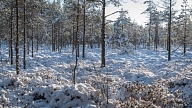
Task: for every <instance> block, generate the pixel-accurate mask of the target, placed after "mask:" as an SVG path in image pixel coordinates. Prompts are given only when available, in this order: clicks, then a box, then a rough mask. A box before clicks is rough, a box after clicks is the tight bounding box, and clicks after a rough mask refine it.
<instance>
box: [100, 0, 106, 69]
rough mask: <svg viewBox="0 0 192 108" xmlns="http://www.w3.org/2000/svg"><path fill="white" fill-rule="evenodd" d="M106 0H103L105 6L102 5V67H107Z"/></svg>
mask: <svg viewBox="0 0 192 108" xmlns="http://www.w3.org/2000/svg"><path fill="white" fill-rule="evenodd" d="M105 5H106V4H105V0H103V7H102V11H103V13H102V29H101V44H102V49H101V50H102V51H101V67H105Z"/></svg>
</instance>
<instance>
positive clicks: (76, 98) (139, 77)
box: [0, 46, 192, 108]
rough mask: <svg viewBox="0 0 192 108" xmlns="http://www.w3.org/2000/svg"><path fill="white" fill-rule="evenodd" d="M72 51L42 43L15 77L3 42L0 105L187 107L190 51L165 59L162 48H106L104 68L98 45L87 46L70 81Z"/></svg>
mask: <svg viewBox="0 0 192 108" xmlns="http://www.w3.org/2000/svg"><path fill="white" fill-rule="evenodd" d="M71 49H72V48H71V47H69V48H66V49H63V51H62V52H61V53H59V52H51V50H50V49H49V48H47V47H42V48H40V50H39V51H38V52H35V53H34V57H33V58H32V57H30V55H27V69H26V70H24V69H22V65H21V69H22V70H21V74H20V75H16V72H15V65H12V66H11V65H10V63H9V62H6V60H7V59H8V58H9V55H8V51H9V50H8V47H7V46H2V48H1V58H2V60H3V61H2V62H1V64H0V65H1V66H0V67H1V69H0V108H1V107H14V108H17V107H18V108H23V107H27V108H55V107H57V108H80V107H82V108H106V107H108V108H113V107H117V108H122V107H131V106H134V107H167V108H170V107H174V106H176V107H184V106H186V107H187V108H190V107H192V51H187V54H186V55H187V56H186V57H183V55H182V49H179V50H178V51H176V52H172V60H171V61H167V52H166V50H164V49H162V48H160V49H158V50H147V49H142V48H137V50H135V51H134V52H133V53H130V54H126V53H125V54H122V53H121V50H118V49H112V48H110V47H107V48H106V67H105V68H100V63H101V61H100V60H101V58H100V53H101V49H100V48H93V49H89V48H86V53H85V54H86V58H85V59H84V60H82V58H81V55H80V57H79V60H78V66H77V70H76V81H77V82H76V84H75V85H74V84H73V76H72V75H73V69H74V66H75V55H72V52H71ZM80 50H81V48H80ZM80 52H81V51H80ZM21 53H22V50H21ZM20 55H22V54H20ZM21 64H22V60H21ZM107 91H108V104H107Z"/></svg>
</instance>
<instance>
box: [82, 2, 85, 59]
mask: <svg viewBox="0 0 192 108" xmlns="http://www.w3.org/2000/svg"><path fill="white" fill-rule="evenodd" d="M83 13H84V14H83V56H82V58H83V59H84V58H85V0H84V8H83Z"/></svg>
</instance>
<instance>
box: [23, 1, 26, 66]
mask: <svg viewBox="0 0 192 108" xmlns="http://www.w3.org/2000/svg"><path fill="white" fill-rule="evenodd" d="M23 20H24V25H23V28H24V31H23V39H24V40H23V41H24V42H23V45H24V46H23V68H24V69H26V0H24V19H23Z"/></svg>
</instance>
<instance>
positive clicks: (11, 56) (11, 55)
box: [9, 6, 13, 65]
mask: <svg viewBox="0 0 192 108" xmlns="http://www.w3.org/2000/svg"><path fill="white" fill-rule="evenodd" d="M12 44H13V7H12V6H11V33H10V44H9V47H10V58H11V65H12V64H13V45H12Z"/></svg>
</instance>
